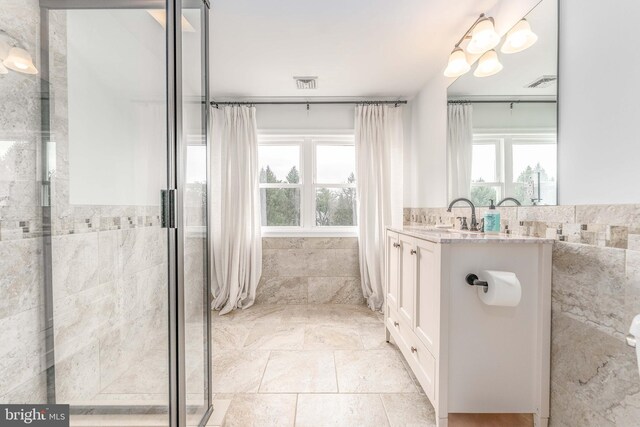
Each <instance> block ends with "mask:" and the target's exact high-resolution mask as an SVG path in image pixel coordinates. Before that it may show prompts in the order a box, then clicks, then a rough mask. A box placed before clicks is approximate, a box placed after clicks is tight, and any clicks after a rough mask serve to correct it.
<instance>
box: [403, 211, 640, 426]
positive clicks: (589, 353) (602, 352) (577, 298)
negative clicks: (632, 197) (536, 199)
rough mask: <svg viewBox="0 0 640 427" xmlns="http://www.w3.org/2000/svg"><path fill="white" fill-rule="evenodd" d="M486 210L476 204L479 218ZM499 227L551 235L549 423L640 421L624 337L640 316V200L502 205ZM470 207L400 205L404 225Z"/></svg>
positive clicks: (452, 218) (631, 354)
mask: <svg viewBox="0 0 640 427" xmlns="http://www.w3.org/2000/svg"><path fill="white" fill-rule="evenodd" d="M484 209H486V208H480V209H479V212H478V215H479V216H478V217H479V218H481V217H482V214H483V212H484ZM499 210H500V213H501V220H502V221H501V222H502V229H503V231H507V230H508V232H510V233H513V234H517V235H527V236H538V237H552V238H555V239H556V242H555V244H554V249H553V278H552V331H551V332H552V348H551V351H552V357H551V381H552V387H551V425H552V426H576V427H577V426H580V427H613V426H617V427H627V426H628V427H631V426H638V425H640V377H639V376H638V369H637V364H636V356H635V351H634V349H633V348H631V347H628V346H627V345H626V343H625V340H624V337H625V335H626V333H627V331H628V328H629V325H630V322H631V319H632V318H633V316H635V315H636V314H638V313H640V205H587V206H542V207H501V208H499ZM469 212H470V211H469V208H464V207H461V208H454V209H453V212H451V213H448V212H446V209H444V208H429V209H420V208H418V209H414V208H406V209H405V210H404V221H405V225H416V226H421V225H426V226H431V225H435V224H438V223H452V224H453V223H456V224H457V223H458V221H457V220H456V217H460V216H467V217H469V216H470V213H469Z"/></svg>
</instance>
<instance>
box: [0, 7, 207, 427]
mask: <svg viewBox="0 0 640 427" xmlns="http://www.w3.org/2000/svg"><path fill="white" fill-rule="evenodd" d="M8 3H9V4H8V5H4V4H3V7H1V8H0V56H4V55H6V51H7V49H5V47H6V46H8V49H10V48H14V47H15V48H19V49H21V52H26V54H27V55H26V56H25V54H23V53H21V55H20V58H21V59H22V60H23V62H22V63H20V62H19V61H18V62H16V64H18V65H17V66H15V67H12V68H7V69H5V67H3V66H0V342H1V343H2V345H0V378H1V380H0V404H7V403H19V404H53V403H58V404H69V405H70V414H71V417H70V424H71V425H72V426H73V425H77V426H81V425H127V426H136V425H153V426H169V425H171V426H176V427H177V426H178V425H180V426H183V425H199V424H202V423H203V422H206V416H207V415H208V414H209V412H210V411H209V409H210V408H211V394H210V387H209V381H210V379H209V366H210V355H209V330H208V328H209V317H208V316H209V314H208V301H209V295H208V280H207V269H208V267H207V223H206V198H205V194H206V184H207V173H206V116H205V115H204V114H203V108H204V103H205V101H206V69H205V65H206V61H205V60H204V57H205V56H206V55H205V53H206V52H205V51H206V39H205V37H206V24H207V13H206V9H205V7H204V6H203V3H202V1H200V0H198V1H194V2H192V3H188V1H187V0H184V1H181V0H168V1H167V2H165V1H160V0H114V1H108V0H105V1H93V0H86V1H83V0H40V1H39V2H25V1H23V0H10V1H9V2H8ZM181 3H185V4H184V5H182V7H183V8H184V9H183V14H182V15H183V16H182V28H181V31H179V32H181V33H182V34H183V36H182V37H175V38H174V37H173V35H172V34H168V32H167V28H171V26H170V25H167V22H166V20H167V15H171V14H170V13H167V9H166V7H165V4H172V5H173V4H177V5H178V6H180V5H181ZM4 6H6V7H4ZM178 21H179V20H178ZM174 39H175V40H177V41H178V45H176V46H175V57H176V63H177V64H184V67H183V72H182V76H180V73H178V79H173V78H169V77H170V76H171V75H169V77H168V75H167V62H168V61H172V59H171V58H172V56H171V55H169V57H168V56H167V52H173V40H174ZM182 50H184V57H183V56H182V55H183V54H182ZM0 59H4V58H0ZM29 59H30V60H31V62H32V63H25V61H27V60H29ZM5 62H6V61H5ZM27 62H28V61H27ZM169 69H171V64H170V66H169ZM174 86H176V87H177V90H176V93H178V94H180V93H182V95H183V96H182V98H179V99H176V100H175V103H174V102H173V101H172V97H171V96H168V94H171V93H173V92H172V88H173V87H174ZM180 88H182V90H180ZM173 109H175V110H176V114H172V113H171V112H172V111H173ZM168 110H169V112H170V113H169V114H168ZM180 110H181V111H180ZM179 120H180V122H178V121H179ZM174 129H182V133H181V134H180V135H178V136H175V137H172V134H171V133H168V131H173V130H174ZM173 160H176V161H177V162H179V163H180V164H176V163H174V162H173ZM202 160H204V161H205V164H204V165H202V164H201V161H202ZM172 174H175V175H172ZM172 176H175V177H176V179H175V182H174V181H173V180H172V179H171V177H172ZM176 184H177V188H178V191H179V193H180V197H179V198H178V200H179V201H180V200H182V201H183V203H182V205H178V206H177V211H178V212H179V214H178V218H182V222H181V223H178V224H176V227H177V229H167V228H162V226H161V215H162V212H161V206H160V192H161V190H162V189H167V188H174V186H175V185H176ZM176 267H177V269H178V271H177V272H176ZM180 289H184V300H181V299H179V298H178V297H176V295H181V293H180V291H179V290H180ZM178 301H184V307H183V308H182V311H181V312H182V313H184V316H174V313H175V312H176V310H175V307H176V303H177V302H178ZM178 311H180V310H178ZM183 330H184V334H183V333H182V331H183ZM175 331H179V332H175ZM170 337H174V338H175V339H172V338H170ZM182 348H184V352H183V351H181V350H180V351H176V349H182ZM171 368H173V369H171ZM181 384H182V385H183V386H181ZM176 390H177V391H176ZM185 395H186V399H185ZM185 401H186V403H184V402H185ZM180 402H182V403H183V405H180ZM185 405H186V406H185ZM176 414H178V415H176ZM185 414H186V416H185ZM203 417H204V418H203ZM0 424H2V422H1V421H0Z"/></svg>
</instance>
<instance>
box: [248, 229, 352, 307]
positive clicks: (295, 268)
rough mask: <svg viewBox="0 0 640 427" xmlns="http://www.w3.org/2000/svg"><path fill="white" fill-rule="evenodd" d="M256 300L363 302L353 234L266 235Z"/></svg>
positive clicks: (263, 302) (314, 302)
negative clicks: (343, 235) (316, 235)
mask: <svg viewBox="0 0 640 427" xmlns="http://www.w3.org/2000/svg"><path fill="white" fill-rule="evenodd" d="M256 303H257V304H363V303H364V297H363V296H362V288H361V287H360V267H359V264H358V239H357V238H356V237H329V238H324V237H266V238H263V239H262V279H261V280H260V284H259V285H258V289H257V293H256Z"/></svg>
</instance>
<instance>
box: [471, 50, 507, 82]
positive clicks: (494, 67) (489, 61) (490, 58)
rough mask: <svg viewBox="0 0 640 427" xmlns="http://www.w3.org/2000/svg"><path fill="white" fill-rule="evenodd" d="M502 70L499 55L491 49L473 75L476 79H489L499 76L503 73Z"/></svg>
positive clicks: (483, 56)
mask: <svg viewBox="0 0 640 427" xmlns="http://www.w3.org/2000/svg"><path fill="white" fill-rule="evenodd" d="M502 68H503V67H502V64H501V63H500V60H499V59H498V53H497V52H496V51H495V50H494V49H491V50H490V51H488V52H485V54H484V55H482V56H481V57H480V60H479V61H478V66H477V67H476V70H475V71H474V72H473V75H474V76H476V77H489V76H493V75H494V74H498V73H499V72H500V71H502Z"/></svg>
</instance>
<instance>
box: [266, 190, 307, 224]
mask: <svg viewBox="0 0 640 427" xmlns="http://www.w3.org/2000/svg"><path fill="white" fill-rule="evenodd" d="M260 204H261V207H262V225H266V226H270V227H284V226H290V227H291V226H295V227H297V226H300V189H299V188H261V189H260Z"/></svg>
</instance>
